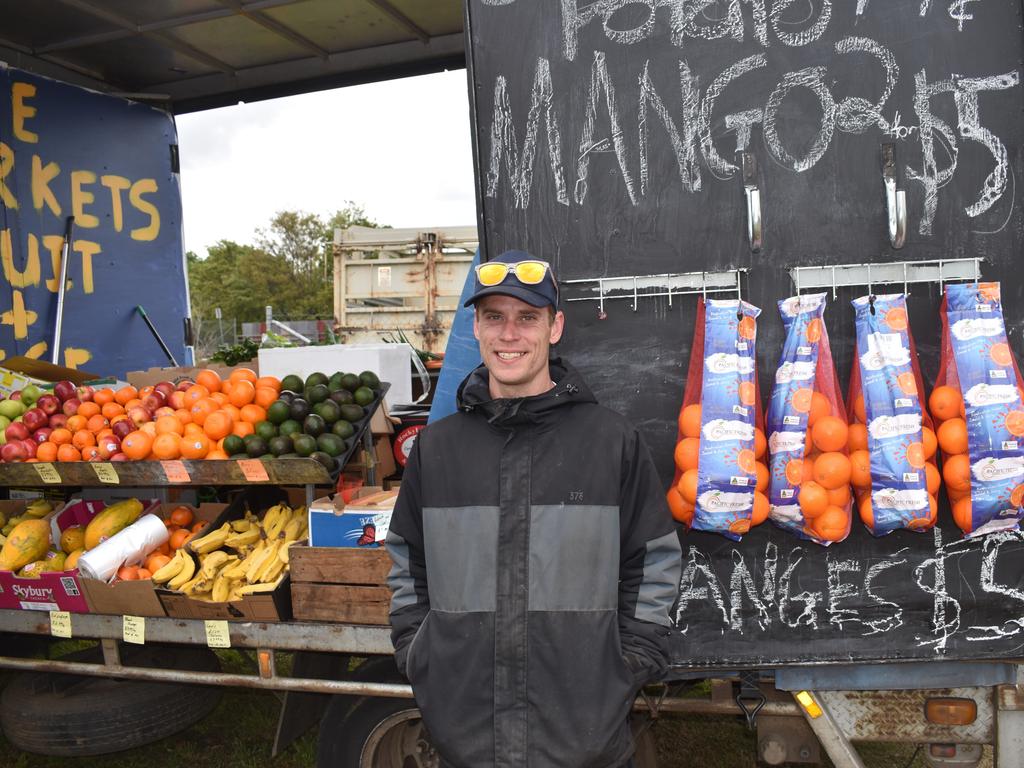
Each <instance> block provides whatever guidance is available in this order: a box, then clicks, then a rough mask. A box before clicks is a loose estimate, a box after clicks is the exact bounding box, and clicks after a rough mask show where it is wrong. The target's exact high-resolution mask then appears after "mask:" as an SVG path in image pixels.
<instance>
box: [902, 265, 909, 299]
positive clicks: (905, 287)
mask: <svg viewBox="0 0 1024 768" xmlns="http://www.w3.org/2000/svg"><path fill="white" fill-rule="evenodd" d="M903 295H904V296H909V295H910V286H909V285H908V283H907V262H905V261H904V262H903Z"/></svg>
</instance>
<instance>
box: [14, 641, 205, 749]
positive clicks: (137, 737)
mask: <svg viewBox="0 0 1024 768" xmlns="http://www.w3.org/2000/svg"><path fill="white" fill-rule="evenodd" d="M122 659H123V663H124V664H125V665H128V666H152V667H156V666H160V667H163V668H166V669H183V670H184V669H189V670H197V671H203V672H215V671H220V662H219V661H218V659H217V657H216V655H214V654H213V652H212V651H210V650H209V649H207V648H189V647H167V646H163V647H160V648H155V647H153V646H146V647H145V649H139V651H134V649H131V650H127V649H122ZM220 696H221V691H220V689H219V688H211V687H208V686H200V685H192V684H188V683H180V684H179V683H154V682H145V681H134V680H118V679H116V678H107V677H88V676H74V675H60V674H50V673H40V672H23V673H19V674H17V675H15V676H13V677H12V678H11V681H10V682H9V683H8V684H7V686H6V687H5V688H4V689H3V692H2V694H0V727H2V728H3V732H4V735H5V736H6V737H7V740H8V741H9V742H10V743H11V744H12V745H13V746H14V747H16V748H17V749H19V750H21V751H23V752H32V753H35V754H39V755H55V756H58V757H79V756H86V755H105V754H109V753H111V752H120V751H121V750H125V749H131V748H132V747H138V746H141V745H143V744H149V743H151V742H154V741H157V740H158V739H162V738H164V737H165V736H170V735H171V734H174V733H178V732H179V731H182V730H184V729H185V728H187V727H188V726H190V725H192V724H193V723H196V722H198V721H199V720H201V719H203V718H204V717H206V716H207V715H208V714H209V713H210V712H211V711H212V710H213V709H214V707H216V706H217V703H218V702H219V701H220Z"/></svg>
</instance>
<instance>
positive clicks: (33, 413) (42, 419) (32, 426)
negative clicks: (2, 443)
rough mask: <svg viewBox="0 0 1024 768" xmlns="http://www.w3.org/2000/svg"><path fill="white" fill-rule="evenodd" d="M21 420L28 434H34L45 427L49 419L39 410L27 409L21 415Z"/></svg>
mask: <svg viewBox="0 0 1024 768" xmlns="http://www.w3.org/2000/svg"><path fill="white" fill-rule="evenodd" d="M21 420H22V421H23V422H24V423H25V426H26V427H28V431H29V432H35V431H36V430H37V429H39V428H40V427H45V426H46V425H47V424H49V422H50V417H49V416H47V415H46V413H44V412H43V410H42V409H41V408H29V409H28V410H27V411H25V413H24V414H23V415H22V417H21Z"/></svg>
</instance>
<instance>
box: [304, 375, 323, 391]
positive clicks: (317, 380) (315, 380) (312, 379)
mask: <svg viewBox="0 0 1024 768" xmlns="http://www.w3.org/2000/svg"><path fill="white" fill-rule="evenodd" d="M314 384H323V385H325V386H326V385H327V374H326V373H320V372H319V371H317V372H316V373H311V374H309V376H307V377H306V389H309V388H310V387H312V386H313V385H314Z"/></svg>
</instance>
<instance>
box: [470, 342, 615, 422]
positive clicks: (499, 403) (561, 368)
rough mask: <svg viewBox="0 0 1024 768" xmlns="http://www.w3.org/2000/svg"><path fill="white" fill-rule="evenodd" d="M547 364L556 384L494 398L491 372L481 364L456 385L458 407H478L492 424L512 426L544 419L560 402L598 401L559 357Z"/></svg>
mask: <svg viewBox="0 0 1024 768" xmlns="http://www.w3.org/2000/svg"><path fill="white" fill-rule="evenodd" d="M548 368H549V370H550V374H551V380H552V381H553V382H555V386H554V387H552V388H551V389H549V390H548V391H547V392H544V393H543V394H540V395H534V396H532V397H517V398H497V399H494V398H492V397H491V391H490V373H489V372H488V371H487V368H486V367H485V366H483V365H480V366H479V367H477V368H475V369H474V370H473V371H471V372H470V374H469V375H468V376H467V377H466V378H465V379H464V380H463V382H462V384H460V385H459V390H458V393H457V395H456V403H457V404H458V408H459V410H460V411H463V412H466V413H470V412H473V411H480V412H481V413H483V414H484V415H485V416H486V417H487V420H488V421H489V422H491V423H492V424H499V425H509V426H511V425H513V424H521V423H526V422H540V421H543V419H544V416H545V415H546V414H548V413H551V412H552V411H553V410H555V409H557V408H560V407H561V406H563V405H574V404H577V403H596V402H597V398H596V397H594V393H593V392H591V391H590V387H588V386H587V385H586V383H585V382H584V381H583V379H582V377H581V376H580V374H579V372H577V370H576V369H575V368H573V367H572V366H571V365H569V364H568V363H567V362H565V361H563V360H562V358H560V357H552V358H551V360H549V361H548Z"/></svg>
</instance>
